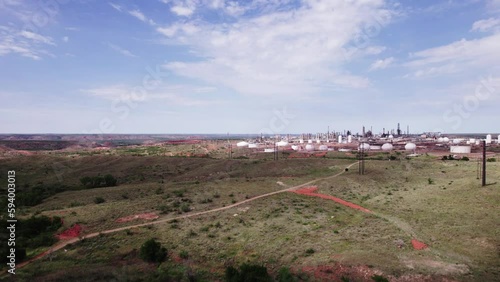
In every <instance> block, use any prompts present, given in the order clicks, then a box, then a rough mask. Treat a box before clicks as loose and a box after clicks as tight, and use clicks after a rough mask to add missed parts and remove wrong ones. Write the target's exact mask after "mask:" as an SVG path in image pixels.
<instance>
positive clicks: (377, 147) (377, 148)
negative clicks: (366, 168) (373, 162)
mask: <svg viewBox="0 0 500 282" xmlns="http://www.w3.org/2000/svg"><path fill="white" fill-rule="evenodd" d="M380 149H381V147H380V146H378V145H371V146H370V150H380Z"/></svg>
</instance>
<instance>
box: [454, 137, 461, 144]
mask: <svg viewBox="0 0 500 282" xmlns="http://www.w3.org/2000/svg"><path fill="white" fill-rule="evenodd" d="M461 142H462V139H457V138H455V139H453V144H460V143H461Z"/></svg>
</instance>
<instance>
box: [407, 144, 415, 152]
mask: <svg viewBox="0 0 500 282" xmlns="http://www.w3.org/2000/svg"><path fill="white" fill-rule="evenodd" d="M415 149H417V145H415V143H407V144H406V145H405V150H406V151H413V150H415Z"/></svg>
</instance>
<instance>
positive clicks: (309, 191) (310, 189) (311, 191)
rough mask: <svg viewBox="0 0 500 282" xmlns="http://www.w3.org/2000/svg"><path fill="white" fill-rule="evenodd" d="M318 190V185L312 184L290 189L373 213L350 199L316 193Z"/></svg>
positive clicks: (297, 192)
mask: <svg viewBox="0 0 500 282" xmlns="http://www.w3.org/2000/svg"><path fill="white" fill-rule="evenodd" d="M317 190H318V187H316V186H311V187H304V188H301V189H298V190H295V191H290V192H293V193H296V194H300V195H306V196H311V197H318V198H322V199H327V200H332V201H334V202H337V203H339V204H341V205H344V206H346V207H350V208H353V209H356V210H360V211H362V212H366V213H373V212H372V211H371V210H369V209H365V208H363V207H362V206H358V205H356V204H353V203H350V202H348V201H344V200H342V199H340V198H337V197H333V196H330V195H325V194H319V193H314V192H316V191H317Z"/></svg>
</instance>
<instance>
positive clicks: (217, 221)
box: [0, 144, 500, 281]
mask: <svg viewBox="0 0 500 282" xmlns="http://www.w3.org/2000/svg"><path fill="white" fill-rule="evenodd" d="M212 146H214V148H215V149H214V150H212V151H210V152H209V153H208V152H207V151H205V150H203V148H201V147H196V146H195V145H179V146H174V145H172V146H170V147H161V148H160V147H154V146H144V147H141V146H137V147H134V148H128V149H127V148H120V149H110V150H108V151H106V150H104V151H103V150H100V151H98V152H96V151H92V152H91V153H89V152H88V151H85V152H79V151H75V152H67V151H66V152H57V151H55V152H51V153H50V154H49V153H46V154H36V155H24V156H23V155H21V156H13V157H8V158H4V159H2V162H1V163H0V171H1V173H2V175H1V177H2V178H0V180H1V182H2V187H6V178H5V176H6V171H7V170H15V171H16V175H17V185H18V187H20V188H19V191H21V192H22V191H23V189H25V190H26V191H27V190H29V189H33V187H37V185H38V186H40V185H42V186H44V187H45V186H50V185H56V184H57V185H63V186H64V187H62V188H61V189H59V190H58V191H57V193H53V194H52V195H50V196H48V197H46V198H45V199H44V200H43V201H42V202H41V203H39V204H37V205H34V206H31V207H22V208H19V209H18V216H19V217H24V218H28V217H30V216H32V215H38V216H40V215H47V216H60V217H62V218H63V219H64V224H63V227H62V228H61V229H60V232H62V231H63V230H65V229H67V228H70V227H71V226H73V225H74V224H79V225H80V226H82V233H81V234H80V237H79V238H74V239H73V240H72V241H71V242H73V243H72V244H69V245H65V246H63V247H62V248H61V249H59V250H57V251H55V252H53V253H51V254H49V255H46V256H44V257H43V258H41V259H38V260H35V261H33V262H31V263H29V264H27V265H25V266H23V267H21V268H19V269H17V271H16V273H17V275H16V277H15V278H16V279H17V280H19V281H32V280H34V279H36V280H39V281H67V280H69V279H77V280H79V281H81V280H86V281H101V280H102V281H109V280H117V281H129V280H155V279H156V280H158V281H165V277H169V279H171V280H172V281H189V278H190V277H191V278H193V277H194V278H195V279H197V280H196V281H213V280H223V279H224V271H225V269H226V267H227V266H235V267H236V266H238V265H240V264H242V263H245V262H249V263H255V264H261V265H264V266H266V267H267V269H268V271H269V272H270V273H271V274H272V276H276V275H277V274H278V272H279V270H280V269H281V268H282V267H288V268H289V269H290V271H291V272H292V273H293V275H294V276H295V277H296V278H297V279H299V281H341V279H342V278H343V279H348V280H350V281H373V280H372V277H373V276H374V275H380V276H383V277H386V278H388V279H389V280H390V281H415V280H420V281H493V280H495V279H496V278H497V277H500V213H499V207H500V190H499V188H500V184H499V183H498V179H500V164H499V163H498V162H491V163H488V183H489V185H488V186H486V187H481V186H480V181H479V180H478V179H476V175H477V171H476V170H477V163H476V162H475V161H472V160H471V161H441V160H440V158H438V157H433V156H425V155H424V156H419V157H416V158H411V159H409V158H405V157H404V155H403V154H398V155H395V156H397V157H396V158H395V159H393V160H388V159H387V156H383V155H376V156H371V157H369V158H368V160H367V161H366V173H365V175H359V174H358V170H357V164H355V165H353V166H351V167H350V169H348V170H346V168H347V167H348V166H349V165H352V164H354V163H355V162H356V160H355V159H354V157H353V156H352V155H350V154H340V153H335V154H332V153H329V154H327V155H326V156H325V157H321V158H298V159H281V160H278V161H273V160H270V159H269V157H266V156H264V155H263V154H260V155H258V154H255V155H250V156H249V158H248V159H247V158H246V157H241V158H240V159H231V160H228V159H222V157H226V156H227V155H226V153H225V151H224V150H223V149H219V148H218V145H217V144H215V145H212ZM212 149H213V148H212ZM169 153H171V156H165V155H166V154H169ZM185 153H189V154H187V155H186V154H185ZM196 154H208V156H204V157H190V156H196ZM239 156H244V154H238V151H235V153H234V155H233V157H236V158H237V157H239ZM282 157H286V155H285V156H283V155H282ZM106 174H110V175H112V176H114V177H116V179H117V181H118V185H117V186H113V187H100V188H88V187H84V186H83V185H82V183H81V182H80V179H81V178H82V177H84V176H89V177H93V176H97V175H106ZM302 184H306V185H304V186H305V187H311V186H313V187H316V188H317V191H316V192H315V193H320V194H324V195H331V196H335V197H338V198H340V199H343V200H345V201H348V202H351V203H353V204H356V205H359V206H362V207H364V208H366V209H368V210H370V211H372V213H365V212H363V211H360V210H356V209H352V208H349V207H347V206H344V205H341V204H338V203H336V202H334V201H331V200H328V199H322V198H318V197H311V196H308V195H300V194H296V193H292V192H291V191H286V190H287V189H288V190H295V188H297V189H298V188H299V187H298V186H299V185H302ZM291 188H293V189H291ZM273 192H276V193H275V194H272V195H269V196H266V197H261V198H256V197H258V196H259V195H264V194H267V193H273ZM96 198H102V200H103V201H96ZM254 198H256V199H254ZM98 202H99V203H98ZM239 203H241V204H239ZM224 207H229V208H227V209H224ZM214 209H219V210H216V211H213V212H212V210H214ZM200 212H206V213H203V214H199V215H197V213H200ZM146 213H147V214H150V215H151V214H152V215H156V216H157V218H150V219H147V218H146V219H144V218H141V217H140V216H137V215H141V214H146ZM134 215H136V216H135V217H134ZM123 217H130V218H129V219H131V220H130V221H124V220H118V219H120V218H123ZM117 220H118V221H117ZM133 225H140V226H136V227H132V226H133ZM127 227H130V228H127ZM118 228H122V229H120V230H118V231H114V230H116V229H118ZM109 231H113V232H109ZM87 235H91V236H89V237H88V238H85V236H87ZM150 238H156V239H157V241H158V242H161V244H162V245H163V246H165V247H166V249H167V250H168V254H169V255H168V260H167V261H166V262H164V263H162V264H160V265H156V264H149V263H146V262H144V261H142V260H141V259H140V257H139V249H140V247H141V245H142V244H143V243H144V242H145V241H146V240H148V239H150ZM412 239H416V240H419V241H421V242H424V243H425V244H426V245H427V246H428V248H425V249H423V250H415V249H414V248H413V247H412V243H411V241H412ZM62 242H64V241H62ZM63 244H64V243H63ZM48 249H49V248H48V247H42V248H38V249H34V250H28V252H27V253H28V256H29V257H33V256H35V255H36V254H39V253H41V252H43V251H45V250H48Z"/></svg>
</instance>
